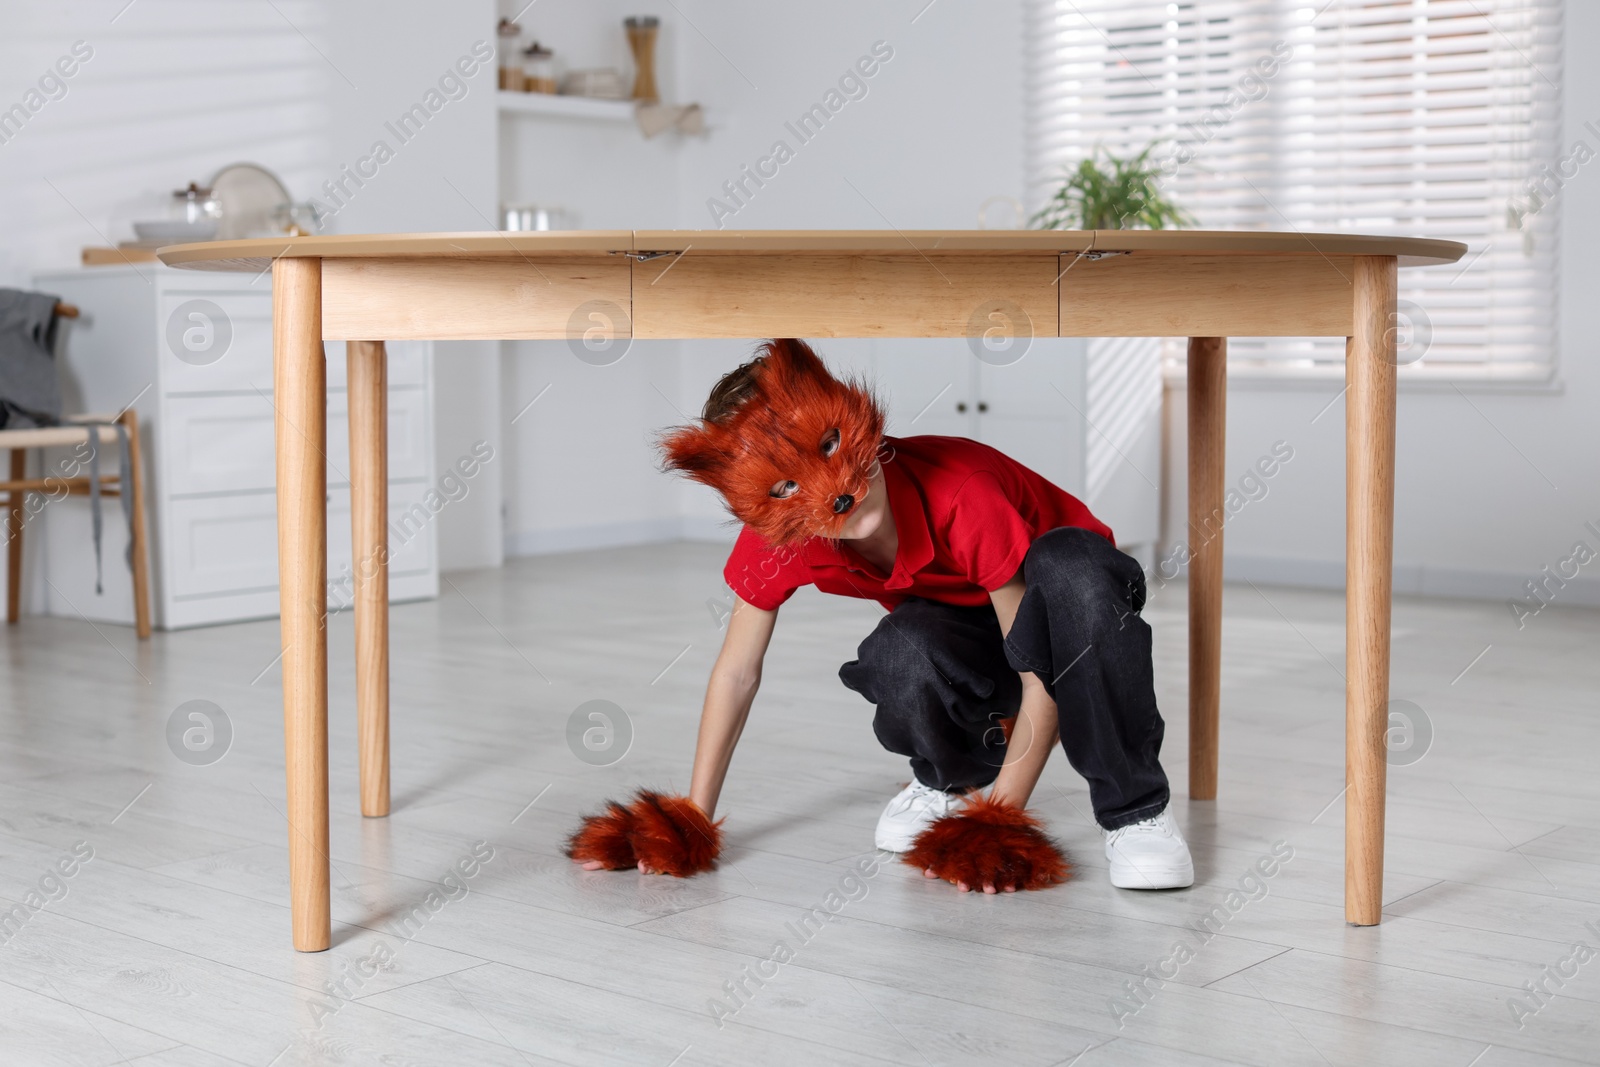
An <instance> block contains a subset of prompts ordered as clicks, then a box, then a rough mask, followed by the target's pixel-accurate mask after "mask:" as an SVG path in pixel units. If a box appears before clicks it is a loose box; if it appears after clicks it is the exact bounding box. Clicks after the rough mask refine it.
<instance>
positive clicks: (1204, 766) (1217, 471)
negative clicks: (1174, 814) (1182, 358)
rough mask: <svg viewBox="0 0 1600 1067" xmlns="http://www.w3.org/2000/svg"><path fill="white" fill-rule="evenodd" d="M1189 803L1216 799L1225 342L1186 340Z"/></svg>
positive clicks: (1211, 339) (1225, 375)
mask: <svg viewBox="0 0 1600 1067" xmlns="http://www.w3.org/2000/svg"><path fill="white" fill-rule="evenodd" d="M1188 394H1189V797H1190V799H1192V800H1215V799H1216V798H1217V735H1218V719H1219V716H1220V713H1221V706H1222V524H1223V520H1224V519H1225V517H1226V515H1227V512H1225V511H1224V510H1223V495H1224V493H1225V491H1226V489H1225V481H1226V475H1225V472H1224V469H1223V462H1224V456H1225V453H1224V446H1225V444H1226V440H1227V426H1228V418H1227V415H1228V404H1227V400H1228V340H1227V338H1225V337H1191V338H1189V386H1188Z"/></svg>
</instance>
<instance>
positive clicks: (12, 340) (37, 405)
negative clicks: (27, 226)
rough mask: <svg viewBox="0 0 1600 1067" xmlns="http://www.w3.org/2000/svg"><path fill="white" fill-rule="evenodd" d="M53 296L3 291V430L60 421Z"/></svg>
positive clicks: (0, 358)
mask: <svg viewBox="0 0 1600 1067" xmlns="http://www.w3.org/2000/svg"><path fill="white" fill-rule="evenodd" d="M60 303H61V301H60V300H59V299H57V298H56V297H54V296H51V295H50V294H48V293H30V292H26V291H24V290H21V289H0V428H5V429H14V428H18V427H38V426H54V425H56V424H57V423H59V422H60V421H61V383H60V381H59V380H58V378H57V368H56V359H55V340H56V307H57V305H59V304H60Z"/></svg>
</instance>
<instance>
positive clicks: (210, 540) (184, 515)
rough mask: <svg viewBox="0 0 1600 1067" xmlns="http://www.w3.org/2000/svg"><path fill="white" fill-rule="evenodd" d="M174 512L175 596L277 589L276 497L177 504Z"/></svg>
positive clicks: (171, 560)
mask: <svg viewBox="0 0 1600 1067" xmlns="http://www.w3.org/2000/svg"><path fill="white" fill-rule="evenodd" d="M169 508H170V510H169V512H168V515H169V517H170V519H171V522H170V526H169V528H168V529H167V530H165V531H164V538H165V540H166V551H165V555H166V559H167V573H166V584H167V590H168V594H169V595H170V596H172V597H174V598H177V599H182V598H184V597H194V596H216V595H218V594H220V593H230V592H239V591H243V590H247V589H276V588H277V586H278V505H277V495H276V494H274V493H246V494H241V495H238V496H218V497H201V498H198V499H193V500H174V501H172V502H171V503H170V504H169Z"/></svg>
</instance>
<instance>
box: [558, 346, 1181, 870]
mask: <svg viewBox="0 0 1600 1067" xmlns="http://www.w3.org/2000/svg"><path fill="white" fill-rule="evenodd" d="M883 428H884V416H883V412H882V409H881V407H880V406H879V404H878V403H877V402H876V400H875V399H874V397H873V396H872V394H871V392H870V391H869V390H868V389H867V388H866V387H865V386H864V385H862V384H860V383H859V382H856V381H840V380H838V379H836V378H834V377H833V376H832V375H831V374H829V373H828V370H827V368H826V367H825V366H823V364H822V361H821V360H820V359H818V358H817V356H816V354H815V353H814V352H812V350H811V349H810V347H809V346H807V345H806V344H805V343H804V342H802V341H798V340H793V339H783V340H774V341H769V342H767V343H766V344H765V345H763V346H762V349H761V352H760V353H759V354H758V355H757V356H756V358H755V359H753V360H752V361H750V362H749V363H746V364H744V365H743V366H741V367H739V368H738V369H737V370H734V371H733V372H731V373H729V374H728V375H726V376H725V377H724V378H723V379H722V380H721V381H719V382H718V383H717V385H716V387H715V388H714V389H713V390H712V392H711V396H710V399H709V400H707V402H706V406H705V410H704V413H703V418H702V419H701V420H700V423H699V424H698V425H695V426H687V427H678V428H675V429H673V430H671V431H668V432H667V433H666V434H664V435H663V437H662V440H661V447H662V451H663V452H664V453H665V456H666V465H667V467H668V468H669V469H673V470H677V471H681V472H684V473H686V474H688V475H689V476H690V477H692V478H694V479H696V480H697V481H700V482H703V483H705V484H707V485H710V486H712V487H714V488H715V489H717V490H718V492H720V493H721V494H722V496H723V498H724V501H725V502H726V503H727V505H728V508H729V510H730V511H732V513H733V514H734V515H735V516H736V517H738V518H739V519H740V520H742V521H743V522H744V524H745V525H744V528H743V530H741V532H740V534H739V538H738V540H737V542H736V543H735V545H734V548H733V551H732V553H731V555H730V556H729V558H728V563H727V566H726V567H725V568H724V571H723V575H724V577H725V578H726V579H727V582H728V584H729V586H730V587H731V588H732V589H733V591H734V593H735V594H736V596H737V600H736V602H735V606H734V610H733V614H732V615H731V616H730V618H729V622H728V632H727V634H726V635H725V637H724V638H723V645H722V651H721V653H720V654H719V655H718V657H717V662H716V665H715V666H714V667H713V668H712V670H711V678H710V681H709V682H708V684H707V686H706V698H705V705H704V708H703V710H702V712H701V717H700V734H699V740H698V742H697V744H696V747H695V759H694V770H693V773H692V776H691V781H690V788H689V796H688V797H671V796H663V795H661V794H657V793H651V792H641V793H640V794H639V795H638V797H637V798H636V799H635V800H634V801H633V802H632V803H631V804H627V805H624V804H619V803H616V802H613V803H611V804H610V805H609V809H608V811H606V812H605V813H603V814H601V815H598V816H593V817H591V818H589V819H587V820H585V822H584V824H583V825H582V826H580V828H579V829H578V831H577V832H576V833H574V834H573V836H572V839H571V840H570V842H569V845H568V854H569V855H571V856H572V858H573V859H574V860H576V861H578V862H580V863H582V864H583V866H584V867H585V868H587V869H590V870H594V869H599V868H602V867H604V868H611V869H620V868H625V867H637V868H638V869H639V870H641V871H644V872H646V873H654V872H660V873H668V874H676V875H680V876H683V875H688V874H693V873H696V872H697V871H700V870H705V869H707V868H709V867H711V866H713V865H714V864H715V860H716V856H717V853H718V851H720V847H721V831H720V825H721V824H720V822H718V823H713V822H712V821H711V815H712V814H713V813H714V812H715V810H716V804H717V797H718V795H719V794H720V792H721V790H722V783H723V779H724V777H725V776H726V774H727V770H728V765H729V762H730V761H731V759H732V757H733V749H734V746H735V745H736V744H737V743H738V739H739V734H740V732H741V731H742V730H743V728H744V723H745V719H746V717H747V716H748V714H749V711H750V705H751V702H752V701H753V700H754V699H755V694H756V689H757V687H758V685H759V684H760V678H761V665H762V660H763V658H764V656H765V654H766V649H767V644H768V641H769V640H770V638H771V636H772V631H773V627H774V626H775V625H776V623H777V617H778V610H779V607H780V606H781V605H782V604H783V602H784V601H785V600H787V599H788V598H789V596H790V595H792V594H793V592H794V590H795V589H797V588H799V587H800V586H802V585H810V584H814V585H816V586H817V588H819V589H821V590H822V591H824V592H828V593H835V594H839V595H842V596H855V597H865V598H870V599H873V600H877V601H878V602H879V603H880V604H882V605H883V606H884V607H885V608H886V609H888V611H889V614H887V615H885V616H884V617H883V619H881V620H880V621H879V623H878V626H877V628H876V629H875V630H874V631H873V632H872V633H871V634H869V635H868V636H867V638H866V640H864V641H863V642H862V643H861V646H860V649H859V651H858V654H857V656H858V658H856V659H854V660H851V661H850V662H849V663H846V664H844V665H843V666H842V667H841V668H840V669H839V676H840V678H841V680H842V681H843V682H844V684H845V685H846V686H847V687H849V688H850V689H853V690H855V691H856V692H858V693H861V694H862V695H863V696H864V697H866V698H867V700H869V701H871V702H872V703H874V704H875V705H877V714H876V717H875V719H874V721H873V729H874V731H875V733H876V734H877V737H878V740H879V741H880V742H881V743H882V744H883V746H884V747H885V748H887V749H888V750H889V751H891V752H895V753H898V754H900V755H904V756H908V757H910V759H911V770H912V775H913V777H912V781H911V783H910V784H909V785H907V786H906V788H905V789H903V790H902V791H901V792H900V794H899V795H898V796H896V797H895V798H894V799H893V800H891V801H890V802H889V804H888V806H887V807H886V808H885V809H884V811H883V814H882V816H881V817H880V818H879V820H878V826H877V834H876V844H877V846H878V847H879V848H881V849H887V850H890V851H894V852H903V853H906V856H905V859H906V861H907V862H909V863H912V864H914V865H916V866H918V867H920V868H922V869H923V872H924V873H925V874H926V875H927V876H928V877H930V878H944V879H946V880H948V881H950V882H953V883H955V884H956V885H957V886H958V887H959V888H960V889H961V890H963V891H966V890H969V889H982V890H984V891H985V892H989V893H994V892H998V891H1006V892H1010V891H1012V890H1015V889H1035V888H1042V887H1044V886H1047V885H1051V884H1054V883H1055V882H1058V881H1060V880H1061V879H1062V878H1063V877H1065V875H1066V870H1067V868H1066V863H1065V860H1064V859H1063V858H1062V857H1061V855H1060V853H1059V851H1058V850H1057V848H1056V846H1055V844H1054V842H1052V841H1050V839H1049V838H1047V837H1045V836H1044V834H1043V833H1042V832H1041V830H1040V827H1039V824H1038V822H1037V820H1036V819H1035V818H1034V817H1033V816H1032V814H1031V813H1029V812H1027V811H1026V806H1027V803H1028V798H1029V797H1030V795H1031V794H1032V792H1033V789H1034V786H1035V785H1036V784H1037V783H1038V780H1039V775H1040V773H1041V772H1042V771H1043V770H1044V764H1045V761H1046V760H1047V759H1049V756H1050V750H1051V747H1052V746H1053V745H1054V744H1055V742H1056V740H1057V739H1058V737H1059V739H1060V741H1061V744H1062V747H1063V749H1065V751H1066V753H1067V759H1068V760H1069V761H1070V762H1071V764H1072V766H1073V767H1074V768H1075V769H1076V770H1077V771H1078V772H1079V773H1080V774H1082V775H1083V776H1084V777H1085V778H1086V779H1087V780H1088V782H1089V797H1090V801H1091V803H1092V805H1093V808H1094V814H1095V820H1096V821H1097V822H1098V823H1099V824H1100V827H1101V829H1102V831H1103V832H1104V833H1105V835H1106V856H1107V859H1108V860H1109V866H1110V873H1111V882H1112V884H1113V885H1115V886H1118V887H1121V888H1127V889H1166V888H1175V887H1181V886H1188V885H1191V884H1192V883H1193V881H1194V867H1193V863H1192V861H1191V859H1190V856H1189V848H1188V845H1187V844H1185V842H1184V840H1183V835H1182V834H1181V833H1180V832H1179V830H1178V826H1177V824H1176V822H1175V821H1174V820H1173V818H1172V816H1171V814H1170V813H1168V812H1167V810H1166V809H1167V802H1168V799H1169V793H1168V789H1167V779H1166V774H1165V773H1164V772H1163V771H1162V769H1161V763H1160V760H1159V758H1158V757H1159V754H1160V750H1161V739H1162V734H1163V730H1164V724H1163V723H1162V719H1161V715H1160V712H1159V711H1157V709H1156V701H1155V690H1154V684H1153V679H1152V670H1151V659H1150V628H1149V626H1148V625H1146V623H1145V622H1144V620H1143V619H1141V618H1140V617H1139V611H1140V609H1141V608H1142V607H1143V606H1144V576H1143V573H1142V571H1141V570H1140V568H1139V565H1138V564H1137V563H1136V562H1135V561H1134V560H1133V559H1132V558H1130V557H1129V556H1127V555H1125V554H1123V553H1121V552H1119V551H1117V550H1116V548H1115V547H1114V546H1113V544H1112V541H1111V531H1110V530H1109V529H1107V528H1106V526H1105V525H1104V524H1102V523H1101V522H1100V521H1099V520H1098V519H1096V518H1095V517H1094V516H1093V515H1092V514H1090V512H1089V510H1088V508H1086V507H1085V506H1084V505H1083V504H1082V503H1081V502H1080V501H1078V500H1077V499H1076V498H1074V497H1072V496H1071V495H1069V494H1068V493H1066V492H1064V491H1063V490H1061V489H1059V488H1057V487H1056V486H1055V485H1053V484H1051V483H1050V482H1048V481H1046V480H1045V479H1044V478H1042V477H1040V476H1039V475H1038V474H1036V473H1034V472H1033V471H1031V470H1029V469H1028V468H1027V467H1024V466H1023V465H1022V464H1020V463H1017V462H1016V461H1015V460H1012V459H1010V458H1009V457H1007V456H1006V455H1004V454H1003V453H1001V452H999V451H997V450H995V449H994V448H991V447H989V446H987V445H983V444H980V443H978V442H976V441H970V440H967V439H966V438H961V437H934V436H927V437H906V438H894V437H886V436H884V433H883ZM1058 722H1059V729H1058ZM991 786H992V788H990V790H989V793H988V795H987V796H984V795H983V794H982V792H981V791H982V790H983V789H984V788H985V787H991Z"/></svg>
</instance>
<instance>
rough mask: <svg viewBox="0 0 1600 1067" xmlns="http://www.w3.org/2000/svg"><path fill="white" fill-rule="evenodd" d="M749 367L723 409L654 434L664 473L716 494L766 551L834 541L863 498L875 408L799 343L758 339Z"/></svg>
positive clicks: (871, 462)
mask: <svg viewBox="0 0 1600 1067" xmlns="http://www.w3.org/2000/svg"><path fill="white" fill-rule="evenodd" d="M750 369H751V372H752V374H751V377H752V378H753V379H754V384H753V386H752V388H751V389H750V391H749V393H748V395H746V396H745V397H744V398H743V399H742V401H741V402H740V403H739V406H738V407H737V408H735V409H734V410H733V411H732V412H731V413H729V414H727V415H725V416H722V417H721V418H719V419H718V420H717V421H710V420H708V419H700V420H698V422H697V424H695V425H691V426H679V427H674V428H672V429H670V430H668V431H665V432H664V433H663V434H662V435H661V438H660V441H659V447H660V449H661V451H662V453H663V455H664V456H665V467H666V469H668V470H676V471H681V472H683V473H684V474H686V475H688V476H689V477H690V478H693V479H694V480H695V481H697V482H701V483H703V484H705V485H709V486H711V487H712V488H713V489H715V490H717V492H719V493H721V494H722V498H723V501H724V502H725V503H726V504H727V506H728V510H729V511H731V512H732V513H733V515H734V516H735V517H736V518H738V519H739V520H740V521H741V522H743V523H745V524H746V525H748V526H750V527H751V528H752V529H754V530H755V531H756V532H757V533H759V534H760V535H761V536H762V537H764V538H766V540H767V543H768V544H770V545H773V546H775V547H776V546H781V545H792V544H795V543H797V542H800V541H804V540H805V539H806V538H809V537H816V536H821V537H827V538H834V539H836V538H837V537H838V536H839V533H840V531H841V530H842V529H843V527H844V524H845V522H846V521H847V520H848V519H849V517H850V515H851V513H852V512H853V511H854V510H855V509H856V507H857V506H858V505H859V504H860V502H861V498H862V497H864V496H865V495H866V493H867V487H868V482H869V479H870V477H871V475H872V473H873V471H874V469H875V465H876V463H877V456H878V449H879V446H880V445H881V444H882V442H883V428H884V415H883V410H882V408H881V407H880V406H879V404H878V402H877V399H876V398H875V397H874V396H873V394H872V391H871V389H870V388H869V387H868V386H867V385H866V384H865V383H863V382H861V381H858V380H855V379H849V380H845V381H841V380H839V379H838V378H835V377H834V376H833V375H832V374H830V373H829V372H828V368H827V367H826V366H824V365H823V362H822V360H821V359H819V358H818V356H817V354H816V353H815V352H813V351H812V350H811V347H810V346H809V345H807V344H806V343H805V342H804V341H799V340H795V339H793V338H779V339H775V340H771V341H768V342H766V343H765V344H763V345H762V346H761V350H760V352H759V354H758V355H757V356H756V358H755V360H754V361H753V365H752V366H751V368H750Z"/></svg>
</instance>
